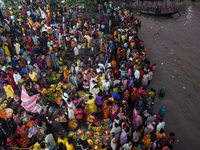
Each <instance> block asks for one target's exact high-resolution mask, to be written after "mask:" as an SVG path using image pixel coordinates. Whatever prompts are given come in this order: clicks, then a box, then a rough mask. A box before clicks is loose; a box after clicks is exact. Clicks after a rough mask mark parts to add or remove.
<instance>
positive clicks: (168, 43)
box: [137, 6, 200, 150]
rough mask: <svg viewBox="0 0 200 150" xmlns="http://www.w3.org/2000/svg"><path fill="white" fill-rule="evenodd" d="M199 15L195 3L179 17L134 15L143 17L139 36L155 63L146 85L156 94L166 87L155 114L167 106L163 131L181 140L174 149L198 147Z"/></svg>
mask: <svg viewBox="0 0 200 150" xmlns="http://www.w3.org/2000/svg"><path fill="white" fill-rule="evenodd" d="M199 15H200V9H199V7H198V6H188V7H185V8H183V11H181V17H178V14H176V15H174V16H173V17H170V18H162V17H150V16H145V15H143V16H141V15H137V17H138V18H139V19H140V20H142V27H141V29H139V37H140V38H141V39H142V40H143V41H144V43H145V46H146V48H147V56H148V57H150V60H151V63H152V64H153V63H156V71H155V74H154V76H153V80H152V82H151V84H150V85H149V87H153V88H155V89H156V91H157V93H158V92H159V90H160V89H161V88H162V87H166V95H165V97H164V98H159V97H158V96H157V97H156V100H155V105H154V113H157V112H159V109H160V108H161V107H162V106H166V107H167V108H166V113H165V116H164V121H165V122H166V126H165V133H166V134H167V136H169V133H170V132H174V133H175V134H176V138H177V139H179V140H180V142H179V143H178V144H177V145H175V146H174V149H176V150H192V149H193V150H198V149H199V146H200V143H199V142H198V138H199V135H200V131H199V124H200V119H199V118H200V113H199V112H200V101H199V99H200V94H199V91H200V87H199V86H198V84H200V68H199V64H200V59H199V56H200V41H199V39H200V34H199V33H200V29H199V26H200V20H199V18H198V16H199ZM152 31H153V32H152ZM154 33H155V35H154ZM158 38H159V39H160V41H159V40H158ZM163 44H164V46H163ZM166 47H167V48H166ZM167 49H168V50H169V51H167ZM172 54H173V55H174V56H172ZM178 62H180V63H181V65H182V66H183V67H184V68H185V69H183V68H182V66H181V65H180V64H179V63H178ZM161 63H163V65H162V64H161ZM189 74H191V76H190V75H189Z"/></svg>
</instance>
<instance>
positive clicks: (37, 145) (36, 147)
mask: <svg viewBox="0 0 200 150" xmlns="http://www.w3.org/2000/svg"><path fill="white" fill-rule="evenodd" d="M39 146H40V143H38V142H37V143H35V144H34V146H33V150H38V148H39Z"/></svg>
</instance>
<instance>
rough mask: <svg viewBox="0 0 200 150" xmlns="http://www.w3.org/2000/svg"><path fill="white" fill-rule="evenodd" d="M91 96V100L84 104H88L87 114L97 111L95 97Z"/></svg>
mask: <svg viewBox="0 0 200 150" xmlns="http://www.w3.org/2000/svg"><path fill="white" fill-rule="evenodd" d="M92 96H93V98H92V99H90V100H88V101H87V102H85V103H86V104H88V109H89V112H91V113H94V112H95V111H97V106H96V105H95V99H96V96H95V95H92Z"/></svg>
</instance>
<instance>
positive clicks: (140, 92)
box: [136, 87, 145, 99]
mask: <svg viewBox="0 0 200 150" xmlns="http://www.w3.org/2000/svg"><path fill="white" fill-rule="evenodd" d="M142 88H143V87H141V88H139V90H138V92H137V94H136V99H139V98H140V94H144V93H145V91H144V90H143V89H142Z"/></svg>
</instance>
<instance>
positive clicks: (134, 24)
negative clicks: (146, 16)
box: [0, 1, 179, 150]
mask: <svg viewBox="0 0 200 150" xmlns="http://www.w3.org/2000/svg"><path fill="white" fill-rule="evenodd" d="M44 6H46V7H44ZM77 9H79V10H77V11H78V12H81V13H82V16H81V17H80V15H79V16H78V15H76V17H75V18H74V17H73V11H72V10H71V8H70V9H67V8H66V7H65V6H62V7H59V10H58V12H53V11H52V12H51V8H50V6H49V5H48V4H47V5H46V3H45V2H44V1H31V2H30V1H29V2H27V3H24V4H23V5H22V6H20V9H19V12H20V14H19V18H17V19H16V16H15V17H14V14H13V11H12V9H10V10H9V14H8V13H5V14H4V13H3V12H1V13H0V15H1V16H0V18H1V31H0V32H1V36H0V41H1V45H0V49H1V51H0V55H1V59H0V60H1V64H0V88H1V89H4V90H5V93H6V100H8V103H10V104H11V106H13V105H20V106H19V107H17V109H14V111H13V112H12V111H11V112H12V117H10V118H9V117H8V116H7V115H6V113H4V114H3V113H0V116H1V118H0V120H1V122H0V123H1V124H0V144H1V145H2V146H4V148H5V149H18V148H29V147H30V149H35V150H48V149H49V150H57V149H59V150H66V149H67V150H75V149H78V150H84V149H99V150H109V149H112V150H118V149H119V150H132V149H138V150H170V149H173V146H174V145H175V144H177V142H179V141H178V140H177V139H176V138H175V134H174V133H173V132H171V133H170V134H169V136H167V135H166V134H165V130H164V129H165V122H164V121H163V117H164V114H165V106H163V107H162V108H161V109H160V111H159V113H155V112H153V105H154V102H156V101H155V98H156V91H155V89H153V88H149V86H150V85H151V84H150V83H151V82H153V81H152V79H153V74H154V71H155V68H156V64H151V62H150V58H148V57H147V56H146V55H147V50H146V48H145V46H144V42H143V41H142V40H141V39H140V38H139V37H138V28H139V27H140V25H141V23H140V21H139V19H137V18H135V17H134V15H133V14H130V12H129V11H128V10H125V9H122V8H120V7H116V6H113V5H112V3H110V2H107V3H105V4H103V5H102V4H101V3H99V4H98V5H97V10H98V12H99V13H100V18H99V19H95V18H88V17H87V16H86V12H85V10H84V8H82V7H78V8H77ZM64 12H67V13H68V12H69V14H68V15H67V16H65V15H64ZM105 12H109V13H111V14H110V17H109V19H108V22H107V23H106V20H105V19H104V13H105ZM91 52H95V53H94V54H92V55H90V53H91ZM79 54H81V55H82V56H81V55H79ZM70 59H72V60H70ZM53 72H56V73H58V72H59V73H61V76H60V77H59V78H58V79H56V81H57V83H56V84H52V81H49V79H48V75H49V74H50V75H51V74H53ZM148 89H149V91H148ZM48 90H49V91H50V94H51V93H53V94H54V93H56V98H55V100H53V101H54V103H53V105H57V106H58V107H59V108H60V110H61V111H59V114H57V115H58V116H57V117H56V118H53V117H52V116H50V113H48V112H49V106H50V104H52V101H48V100H49V99H52V98H53V96H52V97H51V96H50V98H49V99H48V98H46V95H47V91H48ZM164 90H165V89H164V88H162V89H161V91H160V93H159V95H160V96H164V94H165V91H164ZM1 111H3V110H1ZM34 116H35V117H34ZM53 123H59V124H60V125H61V126H62V128H61V129H58V130H59V132H58V133H55V132H54V130H53V128H52V124H53ZM54 128H58V127H57V126H55V127H54ZM89 131H90V132H91V133H93V132H94V134H97V136H96V139H97V140H99V139H101V140H100V142H99V143H101V144H98V143H96V142H95V141H94V136H93V135H92V134H91V135H90V137H89V139H88V138H85V137H87V134H86V133H88V132H89ZM79 133H80V134H79ZM74 134H75V135H79V136H80V137H79V138H78V139H77V137H78V136H74ZM56 135H59V137H56ZM82 135H83V136H82ZM84 135H85V136H84ZM102 139H103V140H102ZM75 141H77V142H75Z"/></svg>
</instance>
